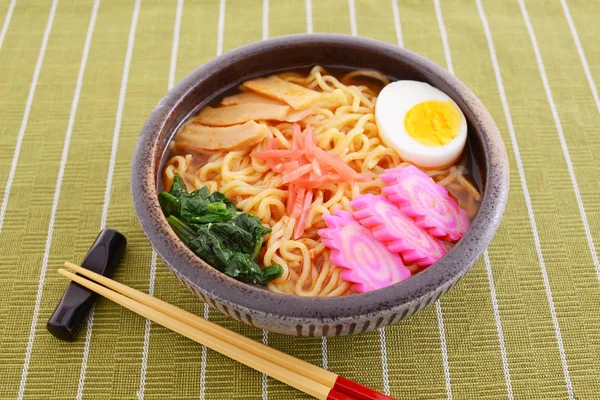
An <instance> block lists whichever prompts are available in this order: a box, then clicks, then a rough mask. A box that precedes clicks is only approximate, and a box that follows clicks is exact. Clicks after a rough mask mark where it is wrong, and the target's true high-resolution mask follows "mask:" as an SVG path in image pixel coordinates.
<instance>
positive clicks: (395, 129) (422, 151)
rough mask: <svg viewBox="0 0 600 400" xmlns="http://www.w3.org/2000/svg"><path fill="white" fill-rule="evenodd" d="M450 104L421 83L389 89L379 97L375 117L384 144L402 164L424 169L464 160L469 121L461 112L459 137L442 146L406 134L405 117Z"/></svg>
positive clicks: (443, 95) (401, 83)
mask: <svg viewBox="0 0 600 400" xmlns="http://www.w3.org/2000/svg"><path fill="white" fill-rule="evenodd" d="M430 100H439V101H448V100H450V101H451V102H452V103H453V104H454V106H456V109H457V110H459V111H460V108H459V107H458V105H457V104H456V103H455V102H454V100H452V99H451V98H450V97H449V96H448V95H447V94H446V93H444V92H442V91H441V90H439V89H436V88H434V87H433V86H431V85H429V84H427V83H425V82H418V81H409V80H405V81H395V82H392V83H390V84H388V85H386V86H385V87H384V88H383V90H382V91H381V92H380V93H379V96H378V97H377V103H376V105H375V117H376V119H377V126H378V128H379V135H380V137H381V140H382V141H383V142H384V143H385V144H386V145H387V146H389V147H392V148H394V149H396V151H397V152H398V154H400V157H402V159H403V160H406V161H409V162H411V163H413V164H415V165H417V166H419V167H423V168H430V169H431V168H443V167H448V166H450V165H452V164H453V163H455V162H456V161H457V160H458V159H459V158H460V156H461V154H462V151H463V149H464V147H465V143H466V141H467V121H466V119H465V115H464V114H463V112H462V111H460V114H461V117H462V118H461V123H460V124H461V126H460V131H459V134H458V135H457V136H456V137H455V138H454V139H452V141H450V142H449V143H447V144H445V145H443V146H426V145H424V144H422V143H419V142H418V141H416V140H415V139H413V138H412V137H411V136H410V135H409V134H408V132H407V131H406V128H405V125H404V121H405V119H406V114H407V113H408V111H409V110H410V109H411V108H412V107H414V106H415V105H417V104H419V103H422V102H425V101H430Z"/></svg>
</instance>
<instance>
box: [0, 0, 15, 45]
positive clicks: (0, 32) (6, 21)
mask: <svg viewBox="0 0 600 400" xmlns="http://www.w3.org/2000/svg"><path fill="white" fill-rule="evenodd" d="M15 4H17V0H11V2H10V4H9V6H8V10H7V11H6V17H4V23H3V24H2V30H0V50H2V43H4V37H5V36H6V31H7V30H8V25H10V19H11V18H12V13H13V10H14V9H15Z"/></svg>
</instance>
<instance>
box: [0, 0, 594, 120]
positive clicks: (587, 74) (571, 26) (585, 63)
mask: <svg viewBox="0 0 600 400" xmlns="http://www.w3.org/2000/svg"><path fill="white" fill-rule="evenodd" d="M560 3H561V4H562V7H563V10H564V12H565V17H566V18H567V23H568V24H569V29H570V30H571V35H573V41H574V42H575V47H576V48H577V52H578V53H579V58H580V59H581V64H582V65H583V70H584V72H585V77H586V78H587V80H588V83H589V85H590V89H591V91H592V96H593V97H594V101H595V102H596V108H597V109H598V112H600V98H599V97H598V90H597V89H596V83H595V82H594V78H593V77H592V73H591V72H590V66H589V64H588V61H587V58H586V56H585V52H584V51H583V46H582V45H581V41H580V40H579V34H578V33H577V28H575V23H574V22H573V18H572V17H571V11H569V5H568V4H567V0H560ZM0 43H1V42H0Z"/></svg>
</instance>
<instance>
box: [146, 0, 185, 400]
mask: <svg viewBox="0 0 600 400" xmlns="http://www.w3.org/2000/svg"><path fill="white" fill-rule="evenodd" d="M182 13H183V0H177V9H176V11H175V23H174V26H173V44H172V45H171V63H170V65H169V79H168V82H167V86H168V88H169V89H171V88H172V87H173V85H174V84H175V72H176V70H177V54H178V53H179V32H180V30H181V15H182ZM155 281H156V251H155V250H154V249H152V258H151V260H150V280H149V282H148V294H149V295H150V296H154V283H155ZM151 326H152V322H151V321H150V320H149V319H146V326H145V327H144V346H143V349H142V366H141V368H140V387H139V389H138V392H137V397H138V399H139V400H142V399H143V398H144V392H145V390H146V371H147V368H148V355H149V352H150V328H151Z"/></svg>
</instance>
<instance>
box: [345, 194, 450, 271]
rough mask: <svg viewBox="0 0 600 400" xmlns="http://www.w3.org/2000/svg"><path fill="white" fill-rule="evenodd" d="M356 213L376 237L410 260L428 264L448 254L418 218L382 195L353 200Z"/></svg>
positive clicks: (422, 265)
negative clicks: (407, 213) (421, 225)
mask: <svg viewBox="0 0 600 400" xmlns="http://www.w3.org/2000/svg"><path fill="white" fill-rule="evenodd" d="M350 204H351V205H352V207H354V209H355V210H356V211H355V212H354V213H353V216H354V218H356V219H357V220H358V221H359V222H360V223H361V224H362V225H363V226H365V227H367V228H369V229H371V231H372V232H373V236H375V239H377V240H379V241H381V242H384V243H385V244H386V246H387V248H388V249H389V250H390V251H393V252H394V253H400V254H401V255H402V258H403V259H404V261H406V262H407V263H413V262H416V263H417V264H418V265H419V266H420V267H428V266H430V265H431V264H433V263H434V262H436V261H437V260H439V259H440V258H442V257H443V256H444V255H445V254H446V249H445V248H444V246H443V245H442V243H441V242H440V241H439V240H437V239H435V238H433V237H432V236H431V235H429V234H428V233H427V232H425V231H424V230H423V229H421V228H420V227H419V226H418V225H417V224H416V223H415V221H413V220H412V219H411V218H409V217H407V216H406V215H404V214H402V212H401V211H400V209H399V208H398V207H396V206H395V205H394V204H392V203H391V202H390V201H389V200H388V199H386V198H385V197H383V196H373V195H372V194H366V195H363V196H359V197H357V198H356V199H354V200H352V202H350Z"/></svg>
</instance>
